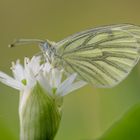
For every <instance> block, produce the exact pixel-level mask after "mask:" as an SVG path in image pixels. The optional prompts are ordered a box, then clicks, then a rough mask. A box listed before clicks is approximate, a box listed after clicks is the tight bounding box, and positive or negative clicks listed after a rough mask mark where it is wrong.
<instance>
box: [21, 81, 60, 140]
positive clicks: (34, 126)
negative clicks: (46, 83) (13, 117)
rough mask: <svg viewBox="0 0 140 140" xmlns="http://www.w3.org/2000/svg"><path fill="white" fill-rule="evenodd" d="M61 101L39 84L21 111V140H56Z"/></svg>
mask: <svg viewBox="0 0 140 140" xmlns="http://www.w3.org/2000/svg"><path fill="white" fill-rule="evenodd" d="M24 94H26V93H24ZM21 100H22V99H21ZM61 101H62V98H61V100H60V99H59V100H58V99H56V98H53V97H51V96H49V94H47V93H46V91H45V90H44V89H43V88H42V87H41V86H40V85H39V84H38V83H37V84H36V86H35V87H34V88H33V90H32V91H31V92H30V93H29V95H28V97H27V98H26V99H25V102H24V104H22V107H20V109H19V115H20V140H54V137H55V135H56V132H57V130H58V128H59V123H60V120H61V105H62V102H61Z"/></svg>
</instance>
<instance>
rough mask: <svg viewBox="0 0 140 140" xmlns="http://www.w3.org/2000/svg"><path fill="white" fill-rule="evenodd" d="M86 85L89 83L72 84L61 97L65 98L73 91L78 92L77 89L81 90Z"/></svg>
mask: <svg viewBox="0 0 140 140" xmlns="http://www.w3.org/2000/svg"><path fill="white" fill-rule="evenodd" d="M85 85H87V83H86V82H84V81H78V82H75V83H73V84H71V85H70V86H68V87H67V88H66V90H64V91H63V93H62V94H61V96H65V95H67V94H69V93H71V92H72V91H74V90H77V89H79V88H81V87H83V86H85Z"/></svg>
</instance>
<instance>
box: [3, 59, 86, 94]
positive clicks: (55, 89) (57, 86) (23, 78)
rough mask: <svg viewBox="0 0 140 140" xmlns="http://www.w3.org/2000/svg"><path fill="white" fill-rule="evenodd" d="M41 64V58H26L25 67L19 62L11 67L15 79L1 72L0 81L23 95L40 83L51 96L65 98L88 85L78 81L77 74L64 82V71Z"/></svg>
mask: <svg viewBox="0 0 140 140" xmlns="http://www.w3.org/2000/svg"><path fill="white" fill-rule="evenodd" d="M40 62H41V57H39V56H37V57H36V56H33V57H32V58H31V60H30V59H29V58H25V59H24V67H23V66H22V65H21V64H20V62H19V60H17V61H16V63H14V62H13V63H12V67H11V69H12V72H13V77H10V76H8V75H7V74H5V73H3V72H0V81H1V82H2V83H4V84H6V85H8V86H10V87H13V88H15V89H17V90H19V91H20V92H22V93H25V91H26V92H29V91H30V90H32V88H33V87H34V86H35V84H36V83H37V82H38V83H39V84H40V85H41V86H42V87H43V88H44V89H45V90H46V91H47V93H48V94H49V95H51V96H64V95H67V94H68V93H70V92H72V91H74V90H76V89H78V88H81V87H82V86H84V85H86V82H84V81H77V80H76V74H75V73H74V74H71V75H70V76H68V77H67V78H65V80H62V79H63V78H62V77H63V74H64V72H63V70H59V69H57V68H52V67H51V65H50V64H49V63H48V62H46V63H44V64H40Z"/></svg>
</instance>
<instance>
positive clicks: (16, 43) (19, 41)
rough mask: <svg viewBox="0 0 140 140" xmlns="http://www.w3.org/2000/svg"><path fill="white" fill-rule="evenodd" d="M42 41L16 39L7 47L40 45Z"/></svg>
mask: <svg viewBox="0 0 140 140" xmlns="http://www.w3.org/2000/svg"><path fill="white" fill-rule="evenodd" d="M44 42H45V41H44V40H40V39H16V40H15V41H14V42H13V43H12V44H10V45H9V46H8V47H9V48H13V47H16V46H19V45H29V44H41V43H44Z"/></svg>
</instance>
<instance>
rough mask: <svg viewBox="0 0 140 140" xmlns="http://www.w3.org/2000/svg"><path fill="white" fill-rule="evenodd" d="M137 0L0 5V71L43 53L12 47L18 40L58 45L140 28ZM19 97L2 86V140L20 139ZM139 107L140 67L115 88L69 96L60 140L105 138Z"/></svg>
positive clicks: (6, 1) (19, 0)
mask: <svg viewBox="0 0 140 140" xmlns="http://www.w3.org/2000/svg"><path fill="white" fill-rule="evenodd" d="M139 13H140V1H138V0H133V1H132V0H123V1H122V0H104V1H103V0H24V1H23V0H0V70H1V71H4V72H6V73H8V74H11V72H10V69H9V68H10V66H11V61H15V60H16V59H18V58H19V59H21V60H23V58H24V57H25V56H28V57H31V56H32V55H34V54H35V53H37V52H39V48H38V47H36V46H27V47H17V48H13V49H9V48H8V47H7V46H8V44H9V43H11V42H12V41H13V39H15V38H38V39H46V38H47V39H49V40H53V41H59V40H61V39H63V38H64V37H67V36H68V35H71V34H73V33H75V32H78V31H81V30H84V29H87V28H92V27H96V26H102V25H109V24H118V23H132V24H136V25H140V14H139ZM18 98H19V93H18V91H15V90H14V89H11V88H9V87H7V86H5V85H3V84H1V83H0V140H19V118H18ZM138 102H140V64H138V65H137V66H136V67H135V68H134V70H133V71H132V72H131V74H130V75H129V76H128V77H127V79H125V80H124V81H123V82H122V83H121V84H119V85H118V86H117V87H115V88H112V89H96V88H94V87H92V86H86V87H84V88H82V89H80V90H78V91H75V92H74V93H72V94H70V95H68V96H66V97H65V100H64V108H63V110H64V112H63V118H62V121H61V125H60V129H59V132H58V133H57V136H56V140H89V139H94V138H96V137H98V136H100V135H101V134H102V133H104V131H105V130H106V129H107V128H108V127H109V126H110V125H111V124H112V123H113V122H114V121H115V120H117V119H119V117H120V116H121V115H122V114H123V113H124V112H125V111H126V110H127V109H128V108H130V107H132V106H133V105H134V104H136V103H138Z"/></svg>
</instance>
